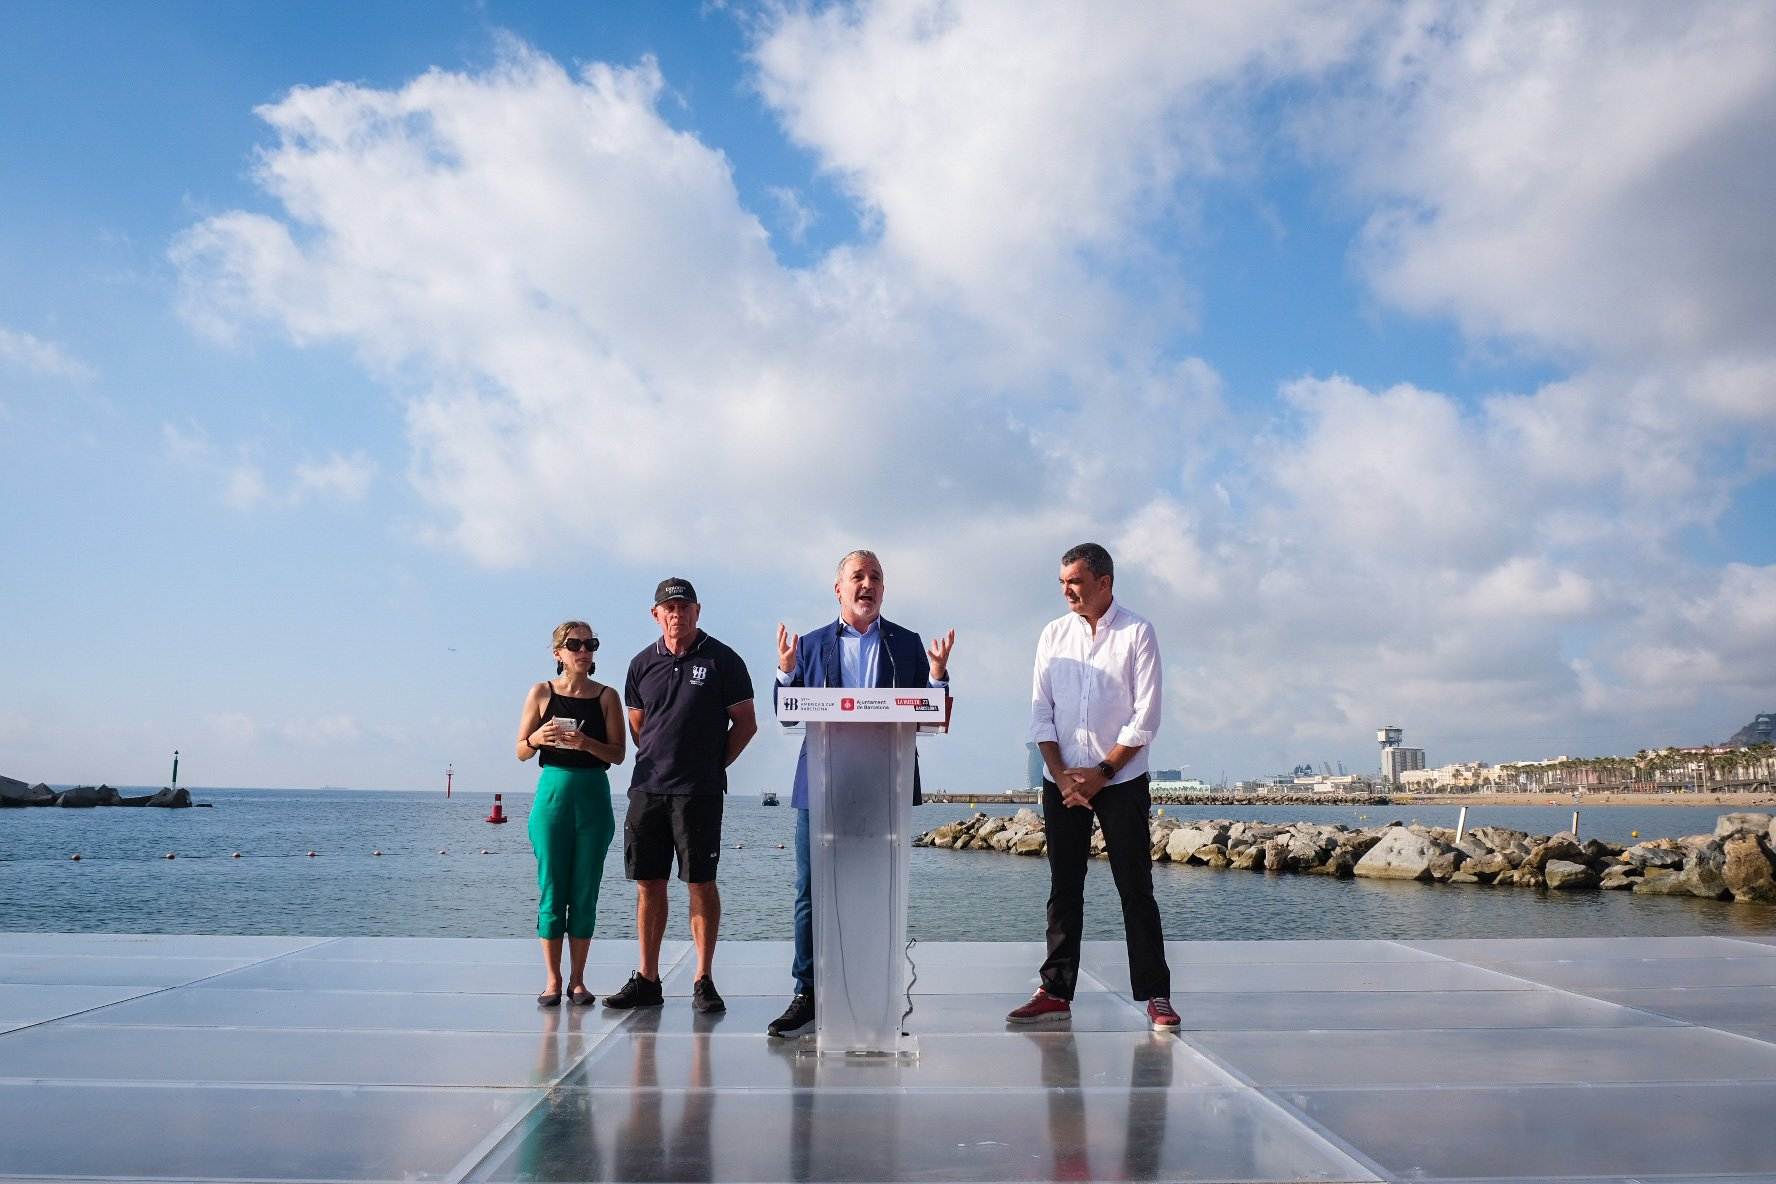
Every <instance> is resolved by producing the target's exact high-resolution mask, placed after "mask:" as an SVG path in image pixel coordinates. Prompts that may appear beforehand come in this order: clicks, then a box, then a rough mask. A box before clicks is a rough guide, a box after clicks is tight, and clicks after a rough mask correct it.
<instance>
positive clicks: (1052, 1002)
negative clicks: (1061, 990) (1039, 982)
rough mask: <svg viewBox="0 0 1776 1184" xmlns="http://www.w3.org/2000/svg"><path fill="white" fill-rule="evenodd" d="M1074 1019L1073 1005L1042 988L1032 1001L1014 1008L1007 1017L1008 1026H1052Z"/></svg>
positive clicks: (1038, 989)
mask: <svg viewBox="0 0 1776 1184" xmlns="http://www.w3.org/2000/svg"><path fill="white" fill-rule="evenodd" d="M1072 1018H1073V1005H1072V1004H1071V1003H1069V1002H1068V1001H1067V1000H1065V999H1061V998H1059V997H1057V996H1054V995H1050V994H1049V993H1048V992H1047V991H1045V990H1043V989H1042V988H1041V987H1037V988H1036V993H1035V994H1034V995H1032V996H1030V1001H1029V1002H1028V1003H1026V1004H1024V1005H1023V1006H1022V1007H1014V1008H1012V1009H1011V1013H1010V1014H1009V1015H1007V1016H1006V1017H1005V1022H1006V1023H1008V1024H1052V1023H1060V1022H1061V1021H1062V1020H1070V1019H1072Z"/></svg>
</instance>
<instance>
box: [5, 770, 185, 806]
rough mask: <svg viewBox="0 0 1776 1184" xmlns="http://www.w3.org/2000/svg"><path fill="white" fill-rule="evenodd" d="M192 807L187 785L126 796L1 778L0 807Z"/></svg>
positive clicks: (96, 787)
mask: <svg viewBox="0 0 1776 1184" xmlns="http://www.w3.org/2000/svg"><path fill="white" fill-rule="evenodd" d="M189 805H191V791H190V790H188V789H186V788H184V787H183V786H181V787H179V788H177V789H174V788H173V787H171V786H168V787H167V788H165V789H162V790H159V791H157V792H155V793H145V794H139V795H137V796H134V797H125V796H124V795H123V794H120V793H118V792H117V791H116V790H115V789H113V788H112V787H111V786H109V785H76V786H74V787H73V788H71V789H62V790H55V789H51V788H50V787H49V786H47V785H44V784H42V783H41V782H39V783H38V784H36V785H26V784H25V783H24V782H23V781H20V780H18V779H17V778H15V777H0V807H7V806H64V807H67V808H69V809H86V808H89V807H94V806H165V807H169V808H173V809H178V808H182V807H185V806H189Z"/></svg>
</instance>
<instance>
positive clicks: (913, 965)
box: [900, 937, 919, 1036]
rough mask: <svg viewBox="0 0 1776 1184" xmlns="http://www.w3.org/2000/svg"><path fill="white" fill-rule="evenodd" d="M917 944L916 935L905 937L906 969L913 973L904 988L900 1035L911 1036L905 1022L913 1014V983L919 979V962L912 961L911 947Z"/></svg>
mask: <svg viewBox="0 0 1776 1184" xmlns="http://www.w3.org/2000/svg"><path fill="white" fill-rule="evenodd" d="M918 944H919V939H918V938H916V937H909V938H907V944H906V960H907V969H908V970H911V971H912V972H913V973H912V977H910V978H908V979H907V990H906V996H907V1009H906V1010H905V1011H904V1012H902V1013H901V1016H900V1034H901V1035H902V1036H911V1035H912V1033H911V1032H909V1031H907V1030H906V1022H907V1017H908V1016H910V1015H912V1014H913V985H914V984H915V983H917V982H918V981H919V964H918V963H917V962H914V961H913V947H914V946H916V945H918Z"/></svg>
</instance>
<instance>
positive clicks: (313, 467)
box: [160, 423, 377, 510]
mask: <svg viewBox="0 0 1776 1184" xmlns="http://www.w3.org/2000/svg"><path fill="white" fill-rule="evenodd" d="M160 439H161V448H162V451H163V453H164V455H165V456H166V458H167V459H168V460H170V461H171V462H173V463H174V464H175V465H177V466H179V467H181V468H182V469H186V470H190V471H194V472H197V473H201V474H213V475H214V476H215V478H216V480H217V481H218V482H219V483H220V487H221V494H220V496H221V498H222V501H223V503H224V504H226V505H228V506H230V507H232V508H234V509H236V510H253V509H257V508H258V507H260V506H265V505H273V506H284V507H295V506H300V505H304V504H306V503H309V502H317V501H320V502H334V503H350V502H360V501H363V500H364V497H365V495H366V494H367V493H368V492H369V489H370V484H371V482H372V481H374V480H375V479H376V473H377V464H376V462H375V461H374V460H372V459H371V458H370V456H368V455H367V454H366V453H364V452H362V451H358V452H353V453H352V454H351V455H349V456H346V455H342V454H341V453H338V452H329V453H328V454H327V455H326V457H325V458H324V459H320V460H307V461H300V462H298V463H297V464H295V465H294V466H293V467H292V469H291V471H290V476H289V478H288V480H287V482H283V483H281V484H282V488H277V487H274V484H273V481H272V480H271V478H269V477H267V475H266V472H265V468H264V466H263V465H262V464H260V463H259V461H257V460H256V459H254V455H253V454H254V450H253V449H252V448H250V447H247V446H244V445H243V446H241V447H239V448H238V449H237V450H236V451H237V459H235V460H234V461H233V462H232V463H229V462H225V461H222V460H221V459H220V458H218V456H217V455H216V449H215V446H214V445H213V444H212V443H211V442H210V437H209V433H208V432H207V431H205V430H204V428H203V427H202V426H200V425H198V424H196V423H193V424H190V425H188V426H186V427H183V428H182V427H179V426H177V425H176V424H170V423H163V424H161V425H160Z"/></svg>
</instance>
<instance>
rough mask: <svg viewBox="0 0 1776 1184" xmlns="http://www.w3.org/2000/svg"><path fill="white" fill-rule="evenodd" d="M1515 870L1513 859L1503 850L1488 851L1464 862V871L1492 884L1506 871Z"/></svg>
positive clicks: (1483, 882)
mask: <svg viewBox="0 0 1776 1184" xmlns="http://www.w3.org/2000/svg"><path fill="white" fill-rule="evenodd" d="M1512 870H1514V869H1513V867H1512V864H1511V859H1510V857H1509V856H1507V855H1506V854H1505V853H1504V852H1502V851H1488V852H1487V853H1486V854H1485V855H1482V856H1479V857H1478V858H1476V859H1470V860H1468V861H1467V862H1466V863H1464V864H1462V871H1464V872H1467V873H1468V874H1469V875H1471V876H1473V877H1474V878H1475V879H1477V880H1479V881H1480V882H1481V883H1482V884H1491V883H1493V882H1494V881H1496V880H1497V879H1498V878H1499V877H1500V876H1502V875H1504V874H1505V873H1506V872H1509V871H1512Z"/></svg>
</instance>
